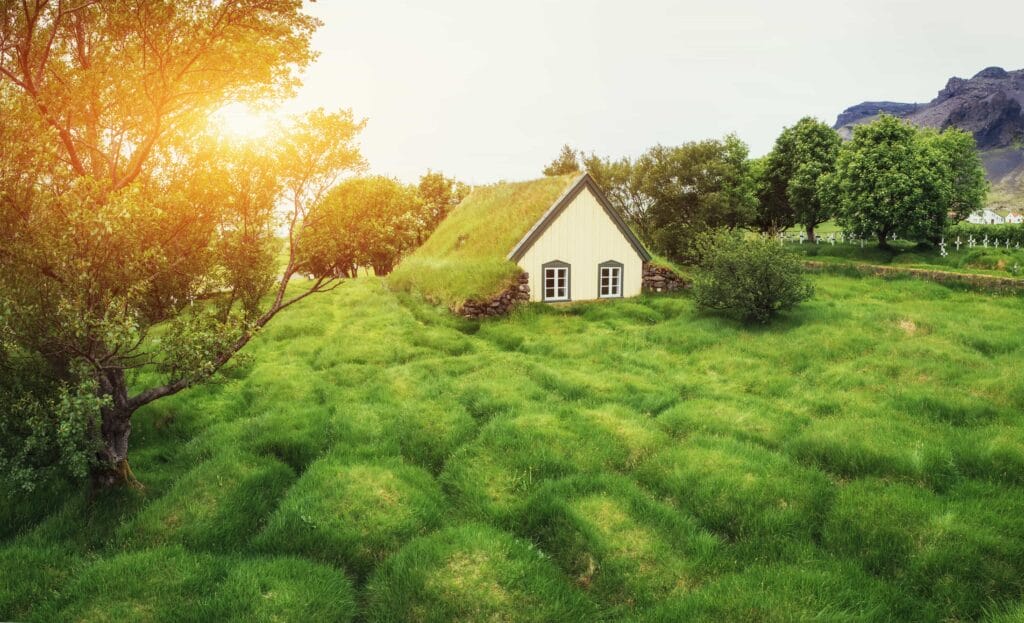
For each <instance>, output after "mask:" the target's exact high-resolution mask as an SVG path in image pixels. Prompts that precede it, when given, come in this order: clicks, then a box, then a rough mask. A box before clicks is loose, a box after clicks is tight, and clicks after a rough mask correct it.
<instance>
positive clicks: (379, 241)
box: [297, 176, 423, 277]
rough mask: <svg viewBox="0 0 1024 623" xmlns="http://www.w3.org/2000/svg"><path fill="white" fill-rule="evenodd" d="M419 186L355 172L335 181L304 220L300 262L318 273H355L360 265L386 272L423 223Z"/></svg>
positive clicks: (303, 267) (413, 240)
mask: <svg viewBox="0 0 1024 623" xmlns="http://www.w3.org/2000/svg"><path fill="white" fill-rule="evenodd" d="M422 211H423V201H422V199H420V197H419V195H418V194H417V191H416V190H415V189H413V188H411V187H408V186H406V185H404V184H402V183H400V182H398V181H397V180H394V179H391V178H389V177H382V176H375V177H357V178H353V179H350V180H346V181H344V182H342V183H341V184H338V185H337V186H335V187H334V188H333V189H331V191H330V192H329V193H327V195H326V196H325V197H324V198H323V200H322V201H321V202H320V203H319V204H317V206H316V208H315V209H314V211H313V212H312V213H311V214H310V216H309V217H308V218H307V219H306V220H305V221H304V224H303V227H302V231H301V232H300V234H299V240H298V258H297V268H298V270H299V271H301V272H307V273H309V274H312V275H314V276H318V277H319V276H323V275H331V276H342V275H344V276H349V277H354V276H355V274H356V271H357V270H358V268H359V267H360V266H372V267H373V269H374V272H375V273H376V274H378V275H386V274H388V273H389V272H391V269H392V267H394V265H395V264H396V263H397V262H398V260H399V259H401V257H402V256H403V255H405V254H406V253H407V252H408V251H409V250H411V249H412V248H413V246H414V244H415V243H416V240H417V239H418V237H419V235H420V231H421V229H422V225H421V224H420V223H419V221H418V219H419V218H420V213H421V212H422Z"/></svg>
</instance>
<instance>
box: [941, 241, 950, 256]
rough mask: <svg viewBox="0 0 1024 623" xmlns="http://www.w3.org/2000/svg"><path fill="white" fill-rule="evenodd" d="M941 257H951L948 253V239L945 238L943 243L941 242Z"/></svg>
mask: <svg viewBox="0 0 1024 623" xmlns="http://www.w3.org/2000/svg"><path fill="white" fill-rule="evenodd" d="M939 255H941V256H942V257H946V256H947V255H949V253H946V239H945V238H943V239H942V241H941V242H939Z"/></svg>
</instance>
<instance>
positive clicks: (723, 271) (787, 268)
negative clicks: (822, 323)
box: [693, 231, 814, 323]
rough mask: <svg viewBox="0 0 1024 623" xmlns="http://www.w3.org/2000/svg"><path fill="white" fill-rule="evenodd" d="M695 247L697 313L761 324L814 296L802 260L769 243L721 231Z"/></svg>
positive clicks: (781, 247) (771, 241) (694, 287)
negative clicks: (697, 255) (712, 312)
mask: <svg viewBox="0 0 1024 623" xmlns="http://www.w3.org/2000/svg"><path fill="white" fill-rule="evenodd" d="M698 246H699V247H700V259H699V261H698V272H697V278H696V279H695V280H694V284H693V294H694V300H695V301H696V303H697V306H698V307H699V308H701V309H710V310H717V311H722V312H725V313H727V314H731V315H733V316H736V317H737V318H740V319H742V320H747V321H754V322H762V323H764V322H768V321H769V320H771V319H772V318H773V317H774V316H775V315H776V314H778V313H779V312H781V311H785V310H788V309H792V308H793V307H794V306H796V305H797V304H798V303H800V302H801V301H805V300H807V299H809V298H811V297H812V296H813V295H814V287H813V286H812V285H811V284H810V283H809V282H808V280H807V276H806V275H805V274H804V270H803V267H802V266H801V265H800V260H799V259H798V258H797V257H796V256H795V255H794V254H793V253H790V252H789V251H787V250H786V249H785V248H784V247H783V246H782V245H780V244H779V243H777V242H776V241H774V240H772V239H771V238H768V237H761V238H755V239H752V240H746V239H744V238H743V237H741V236H737V235H735V234H734V233H729V232H721V231H720V232H716V233H714V234H711V235H707V236H705V237H702V239H701V241H700V243H699V245H698Z"/></svg>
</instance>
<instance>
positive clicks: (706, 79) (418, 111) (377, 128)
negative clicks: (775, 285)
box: [285, 0, 1024, 183]
mask: <svg viewBox="0 0 1024 623" xmlns="http://www.w3.org/2000/svg"><path fill="white" fill-rule="evenodd" d="M310 11H311V12H313V13H314V14H315V15H317V16H319V17H320V18H321V19H323V20H324V22H325V24H324V26H323V28H322V29H321V30H320V31H319V32H318V33H317V35H316V37H315V39H314V46H315V47H316V48H317V49H318V50H319V51H320V52H321V56H320V58H319V59H318V61H317V62H316V64H315V65H314V66H313V67H311V68H310V69H309V70H308V71H307V72H306V75H305V76H304V82H305V85H304V86H303V88H302V90H301V91H300V93H299V96H298V98H297V99H296V100H295V101H293V102H289V103H287V104H286V106H285V108H286V109H288V110H293V111H294V110H305V109H308V108H313V107H316V106H323V107H325V108H328V109H332V108H333V109H336V108H352V110H353V112H354V113H355V114H356V115H357V116H360V117H366V118H368V119H369V123H368V126H367V128H366V130H365V131H364V134H363V138H362V148H363V153H364V155H365V156H366V157H367V159H368V160H369V162H370V165H371V169H372V171H373V172H375V173H382V174H386V175H392V176H396V177H398V178H400V179H403V180H406V181H414V180H415V179H417V178H418V177H419V175H420V174H421V173H423V172H424V171H425V170H426V169H427V168H431V169H433V170H435V171H437V170H440V171H444V172H445V173H446V174H448V175H453V176H455V177H458V178H459V179H462V180H465V181H467V182H470V183H487V182H491V181H496V180H499V179H506V180H517V179H529V178H534V177H538V176H539V175H540V170H541V168H542V167H543V166H544V165H545V164H546V163H547V162H549V161H550V160H551V159H552V158H553V157H554V156H555V154H556V153H557V152H558V149H559V148H560V147H561V145H562V144H563V143H570V144H571V145H573V146H575V147H577V148H582V149H583V150H585V151H587V152H589V151H591V150H593V151H596V152H598V153H599V154H602V155H610V156H616V157H617V156H621V155H636V154H638V153H641V152H643V151H644V150H645V149H646V148H647V147H649V146H651V145H653V144H655V143H662V144H666V145H670V144H678V143H681V142H684V141H689V140H697V139H702V138H708V137H718V136H721V135H723V134H725V133H726V132H730V131H735V132H736V133H737V134H739V136H740V138H742V139H743V140H745V141H747V143H748V144H749V145H750V146H751V152H752V154H753V155H760V154H763V153H764V152H766V151H767V150H768V149H770V147H771V144H772V142H773V141H774V139H775V136H776V135H777V134H778V132H779V131H780V130H781V129H782V127H784V126H786V125H791V124H792V123H793V122H795V121H796V120H797V119H799V118H800V117H801V116H804V115H814V116H816V117H819V118H821V119H824V120H826V121H827V122H828V123H830V124H831V123H833V122H834V121H835V117H836V115H837V114H838V113H839V112H840V111H842V110H843V109H844V108H846V107H847V106H851V105H853V104H856V103H859V102H861V101H864V100H879V99H886V100H894V101H911V102H912V101H928V100H930V99H932V98H933V97H935V94H936V92H937V91H938V90H939V89H940V88H942V86H943V85H944V84H945V82H946V80H947V79H948V78H949V77H950V76H954V75H956V76H961V77H965V78H966V77H970V76H972V75H974V74H975V73H977V72H978V71H980V70H981V69H983V68H984V67H987V66H991V65H998V66H1001V67H1004V68H1006V69H1019V68H1024V45H1022V44H1024V30H1022V26H1021V25H1022V24H1024V2H1021V1H1019V0H1018V1H1012V0H1002V1H994V0H972V1H971V2H968V3H965V2H963V1H962V0H958V1H957V2H949V1H946V0H941V1H919V2H907V1H902V0H895V1H894V0H857V1H856V2H834V1H830V0H817V1H810V0H808V1H786V0H777V1H771V0H687V1H678V2H670V1H666V0H632V1H630V0H618V1H615V2H610V1H605V0H591V1H589V2H587V1H584V0H569V1H561V2H555V1H542V0H506V1H504V2H491V1H485V0H429V1H423V0H420V1H419V2H413V1H411V0H404V1H403V0H369V1H361V2H355V1H349V0H320V2H317V3H316V4H313V5H311V8H310Z"/></svg>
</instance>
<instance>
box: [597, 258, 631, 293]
mask: <svg viewBox="0 0 1024 623" xmlns="http://www.w3.org/2000/svg"><path fill="white" fill-rule="evenodd" d="M624 272H625V271H624V270H623V266H622V263H621V262H616V261H614V260H608V261H607V262H601V263H600V264H598V265H597V298H601V299H620V298H622V292H623V288H622V276H623V273H624ZM606 280H607V281H606Z"/></svg>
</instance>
